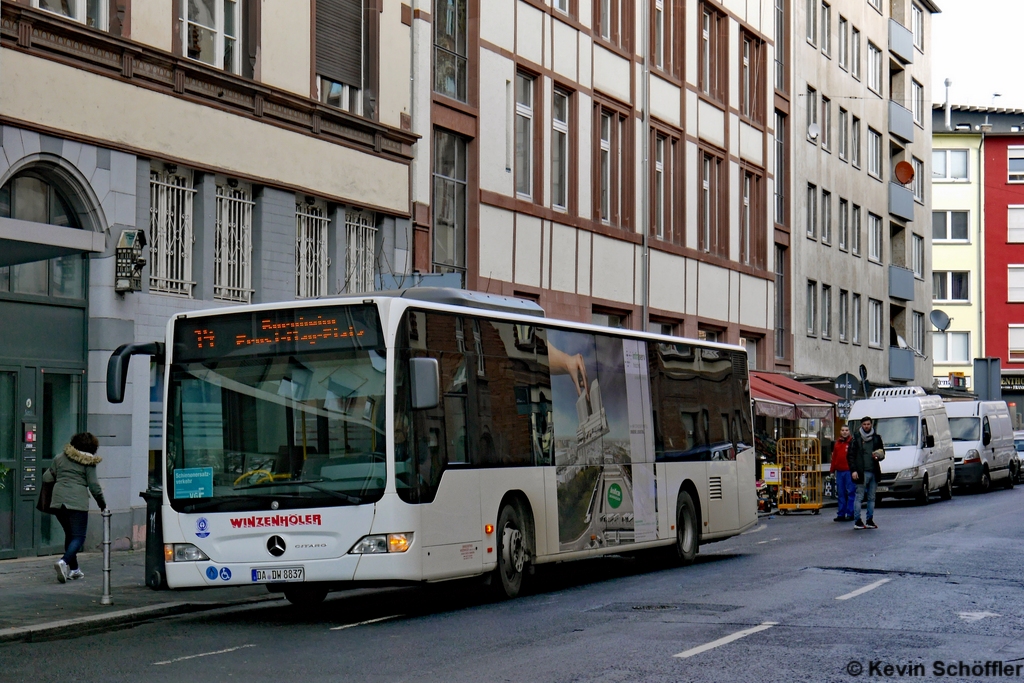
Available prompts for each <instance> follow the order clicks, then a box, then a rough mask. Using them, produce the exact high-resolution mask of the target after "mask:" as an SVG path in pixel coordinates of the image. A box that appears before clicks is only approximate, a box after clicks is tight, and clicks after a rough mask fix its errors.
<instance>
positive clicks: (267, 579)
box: [252, 567, 306, 583]
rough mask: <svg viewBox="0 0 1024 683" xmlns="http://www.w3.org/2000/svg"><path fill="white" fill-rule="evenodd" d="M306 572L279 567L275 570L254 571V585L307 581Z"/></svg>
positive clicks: (293, 568)
mask: <svg viewBox="0 0 1024 683" xmlns="http://www.w3.org/2000/svg"><path fill="white" fill-rule="evenodd" d="M305 574H306V572H305V571H304V570H303V568H302V567H278V568H275V569H253V570H252V582H253V583H289V582H292V581H305Z"/></svg>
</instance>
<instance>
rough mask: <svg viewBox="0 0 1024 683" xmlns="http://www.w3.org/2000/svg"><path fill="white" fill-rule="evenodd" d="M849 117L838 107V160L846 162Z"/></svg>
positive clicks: (848, 145) (848, 148)
mask: <svg viewBox="0 0 1024 683" xmlns="http://www.w3.org/2000/svg"><path fill="white" fill-rule="evenodd" d="M849 119H850V115H849V113H848V112H847V111H846V110H845V109H843V108H842V107H839V158H840V159H842V160H843V161H846V158H847V156H848V155H849V153H850V121H849Z"/></svg>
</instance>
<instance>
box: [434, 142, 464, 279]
mask: <svg viewBox="0 0 1024 683" xmlns="http://www.w3.org/2000/svg"><path fill="white" fill-rule="evenodd" d="M466 166H467V164H466V141H465V139H464V138H462V137H460V136H458V135H456V134H455V133H449V132H447V131H443V130H435V131H434V179H433V182H434V200H433V206H432V207H431V208H432V209H433V213H434V272H435V273H459V274H461V275H462V276H463V284H465V272H466V230H467V219H466V214H467V208H468V204H467V202H468V191H467V186H468V182H467V172H466Z"/></svg>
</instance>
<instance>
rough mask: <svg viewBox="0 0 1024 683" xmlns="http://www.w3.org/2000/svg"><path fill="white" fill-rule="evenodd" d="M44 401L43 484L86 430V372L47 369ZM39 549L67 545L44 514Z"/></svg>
mask: <svg viewBox="0 0 1024 683" xmlns="http://www.w3.org/2000/svg"><path fill="white" fill-rule="evenodd" d="M41 375H42V384H43V387H42V388H43V401H42V405H41V406H40V414H41V417H42V419H41V420H40V423H39V436H38V441H39V450H38V458H39V460H38V463H39V469H38V472H39V475H38V476H39V483H40V485H42V473H43V472H45V471H46V470H47V469H48V468H49V467H50V465H51V464H52V463H53V458H55V457H56V456H57V455H58V454H60V452H61V451H62V450H64V445H65V444H66V443H68V442H69V441H71V437H72V436H74V435H75V434H76V433H78V432H80V431H82V429H83V428H84V426H85V424H84V422H85V421H84V420H83V417H84V415H83V414H82V409H83V396H82V380H83V371H82V370H65V369H50V368H45V369H43V370H42V371H41ZM38 517H39V527H38V532H37V533H38V536H37V542H36V547H37V548H38V549H39V552H40V553H44V552H47V551H48V550H50V551H52V550H56V549H59V548H62V547H63V545H64V532H63V530H62V529H61V528H60V524H58V523H57V520H56V518H55V517H54V516H53V515H46V514H40V515H39V516H38Z"/></svg>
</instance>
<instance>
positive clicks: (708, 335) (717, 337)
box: [697, 327, 722, 342]
mask: <svg viewBox="0 0 1024 683" xmlns="http://www.w3.org/2000/svg"><path fill="white" fill-rule="evenodd" d="M697 339H698V340H700V341H702V342H718V341H721V339H722V332H721V331H720V330H712V329H708V328H705V327H701V328H699V329H698V330H697Z"/></svg>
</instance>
